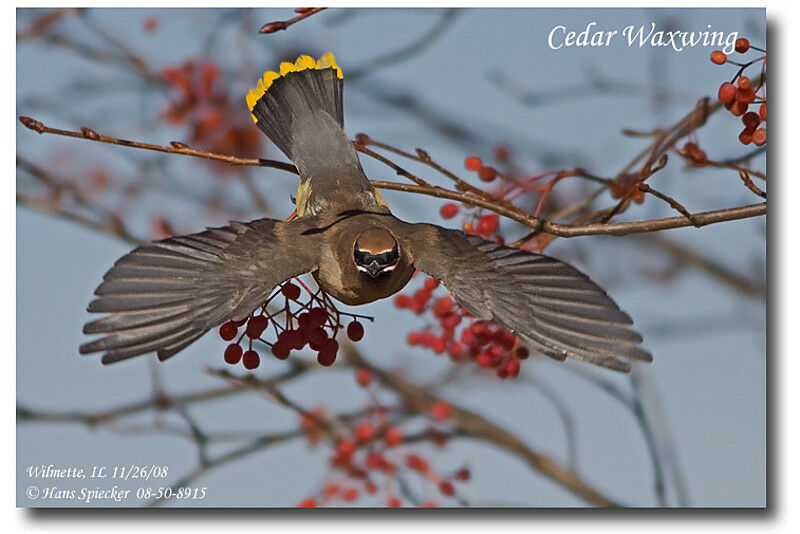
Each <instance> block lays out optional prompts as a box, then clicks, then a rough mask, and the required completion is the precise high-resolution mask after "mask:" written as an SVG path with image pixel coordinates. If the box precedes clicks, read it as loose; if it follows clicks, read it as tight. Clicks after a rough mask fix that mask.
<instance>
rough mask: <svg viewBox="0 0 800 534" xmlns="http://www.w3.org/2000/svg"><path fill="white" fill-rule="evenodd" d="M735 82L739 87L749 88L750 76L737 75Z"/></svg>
mask: <svg viewBox="0 0 800 534" xmlns="http://www.w3.org/2000/svg"><path fill="white" fill-rule="evenodd" d="M736 84H737V85H738V86H739V89H750V88H751V85H750V78H748V77H747V76H739V80H738V81H737V82H736Z"/></svg>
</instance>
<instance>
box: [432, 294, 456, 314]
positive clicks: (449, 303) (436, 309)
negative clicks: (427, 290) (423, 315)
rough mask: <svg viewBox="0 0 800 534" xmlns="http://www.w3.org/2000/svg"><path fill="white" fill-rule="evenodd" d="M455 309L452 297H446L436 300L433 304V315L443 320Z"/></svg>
mask: <svg viewBox="0 0 800 534" xmlns="http://www.w3.org/2000/svg"><path fill="white" fill-rule="evenodd" d="M452 309H453V299H452V298H451V297H450V295H445V296H443V297H441V298H439V299H437V300H436V302H435V303H434V304H433V315H434V317H437V318H439V319H441V318H442V317H444V316H446V315H447V314H449V313H450V310H452Z"/></svg>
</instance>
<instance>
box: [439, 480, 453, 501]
mask: <svg viewBox="0 0 800 534" xmlns="http://www.w3.org/2000/svg"><path fill="white" fill-rule="evenodd" d="M439 491H441V492H442V495H447V496H448V497H449V496H450V495H452V494H454V493H455V492H456V489H455V488H454V487H453V484H452V482H449V481H447V480H442V481H441V482H439Z"/></svg>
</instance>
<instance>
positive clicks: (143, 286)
mask: <svg viewBox="0 0 800 534" xmlns="http://www.w3.org/2000/svg"><path fill="white" fill-rule="evenodd" d="M342 79H343V75H342V72H341V69H339V67H338V66H337V65H336V62H335V60H334V59H333V56H332V55H330V54H328V55H326V56H323V57H322V58H321V59H320V60H318V61H315V60H314V59H312V58H310V57H308V56H301V57H300V58H298V60H297V61H296V62H295V63H283V64H282V65H281V68H280V72H279V73H276V72H267V73H265V74H264V76H263V78H262V79H261V80H259V82H258V85H257V86H256V87H255V88H254V89H253V90H251V91H250V93H249V94H248V95H247V103H248V107H249V108H250V110H251V112H252V115H253V119H254V120H255V121H256V125H257V126H258V127H259V128H260V129H261V130H262V131H264V132H265V133H266V134H267V135H268V136H269V138H270V139H272V141H273V142H274V143H275V144H276V145H277V146H278V148H280V149H281V150H282V151H283V152H284V153H285V154H286V155H287V156H288V157H289V158H290V159H291V160H292V161H293V162H294V164H295V166H296V167H297V169H298V172H299V174H300V184H299V186H298V190H297V196H296V206H297V215H298V217H297V218H296V219H294V220H292V221H288V222H283V221H276V220H272V219H261V220H258V221H252V222H250V223H231V224H230V225H229V226H227V227H222V228H212V229H208V230H206V231H205V232H201V233H199V234H192V235H188V236H180V237H174V238H170V239H167V240H164V241H159V242H156V243H153V244H151V245H147V246H143V247H139V248H137V249H136V250H134V251H133V252H131V253H130V254H128V255H126V256H124V257H123V258H121V259H120V260H119V261H117V263H116V264H115V265H114V267H113V268H112V269H111V270H110V271H109V272H108V273H106V275H105V277H104V281H103V283H102V284H101V285H100V286H99V287H98V288H97V290H96V291H95V295H97V297H98V298H97V299H96V300H94V301H93V302H92V303H91V304H90V305H89V311H91V312H99V313H106V314H108V315H107V316H105V317H103V318H101V319H98V320H95V321H93V322H91V323H89V324H87V325H86V326H85V327H84V332H85V333H90V334H103V337H101V338H100V339H97V340H95V341H92V342H89V343H87V344H84V345H82V346H81V352H82V353H91V352H105V355H104V356H103V361H104V362H106V363H109V362H114V361H119V360H122V359H127V358H130V357H133V356H137V355H140V354H145V353H148V352H155V353H157V355H158V357H159V358H160V359H166V358H169V357H170V356H172V355H174V354H176V353H177V352H179V351H180V350H182V349H183V348H185V347H186V346H188V345H189V344H191V343H192V342H193V341H194V340H195V339H197V338H198V337H200V336H201V335H203V334H204V333H205V332H206V331H208V330H209V329H211V328H214V327H216V326H217V325H219V324H221V323H223V322H225V321H228V320H234V321H237V320H242V319H244V318H246V317H248V316H249V315H250V314H251V313H252V312H253V310H255V309H257V308H258V307H259V306H261V305H262V304H263V302H264V301H265V300H266V299H267V298H268V297H269V295H270V294H271V293H272V291H273V290H274V288H275V287H276V286H278V285H279V284H281V283H282V282H284V281H286V280H288V279H290V278H292V277H295V276H298V275H300V274H304V273H311V274H312V275H313V276H314V278H315V280H316V281H317V283H318V284H319V286H320V288H322V289H323V290H324V291H325V292H326V293H328V294H329V295H331V296H333V297H334V298H336V299H338V300H340V301H341V302H343V303H345V304H349V305H360V304H366V303H369V302H373V301H375V300H379V299H382V298H386V297H389V296H391V295H393V294H395V293H397V292H398V291H400V290H401V289H402V288H403V287H404V286H405V285H406V284H407V283H408V281H409V280H410V279H411V277H412V275H413V274H414V272H415V270H417V269H418V270H420V271H423V272H425V273H427V274H428V275H430V276H432V277H433V278H436V279H438V280H440V281H442V283H443V284H444V285H445V287H447V289H448V290H449V291H450V293H451V294H452V295H453V297H454V298H455V300H456V302H457V303H458V304H460V305H461V306H462V307H463V308H464V309H466V310H467V311H468V312H469V313H470V314H472V315H473V316H475V317H477V318H481V319H487V320H493V321H495V322H497V323H499V324H500V325H502V326H504V327H505V328H508V329H509V330H511V331H513V332H514V333H515V334H517V336H518V337H519V338H520V340H522V342H523V343H525V344H526V345H527V346H528V347H530V348H531V349H535V350H539V351H540V352H542V353H543V354H546V355H547V356H550V357H552V358H555V359H558V360H563V359H565V358H567V357H573V358H578V359H582V360H585V361H589V362H592V363H594V364H597V365H601V366H604V367H609V368H612V369H617V370H621V371H628V370H629V369H630V364H629V363H628V361H627V360H641V361H649V360H650V359H651V357H650V355H649V354H648V353H647V352H646V351H644V350H642V349H641V348H640V347H639V344H640V342H641V341H642V338H641V336H639V334H637V333H636V332H634V331H633V330H631V329H629V328H628V326H629V325H630V324H631V320H630V318H629V317H628V316H627V315H626V314H625V313H624V312H622V311H621V310H620V309H619V307H618V306H617V305H616V304H615V303H614V302H613V301H612V300H611V299H610V298H609V297H608V295H606V293H605V292H604V291H603V290H602V289H601V288H599V287H598V286H597V285H596V284H594V283H593V282H592V281H591V280H589V279H588V278H587V277H586V276H584V275H583V274H581V273H580V272H578V271H577V270H575V269H574V268H572V267H571V266H569V265H567V264H565V263H563V262H560V261H558V260H555V259H553V258H549V257H547V256H543V255H538V254H532V253H529V252H525V251H521V250H518V249H514V248H508V247H503V246H500V245H498V244H497V243H494V242H492V241H487V240H485V239H482V238H480V237H477V236H471V235H467V234H464V233H462V232H459V231H456V230H448V229H445V228H441V227H438V226H435V225H430V224H412V223H407V222H404V221H402V220H400V219H398V218H396V217H395V216H394V215H393V214H392V213H391V210H390V209H389V207H388V205H387V203H386V201H385V200H384V199H383V197H382V196H381V195H380V193H378V191H377V190H376V189H375V188H374V187H373V186H372V184H371V183H370V181H369V180H368V178H367V177H366V175H365V174H364V171H363V169H362V168H361V164H360V162H359V160H358V156H357V154H356V151H355V149H354V147H353V144H352V143H351V141H350V139H349V138H348V137H347V135H346V133H345V131H344V115H343V109H342V91H343V81H342Z"/></svg>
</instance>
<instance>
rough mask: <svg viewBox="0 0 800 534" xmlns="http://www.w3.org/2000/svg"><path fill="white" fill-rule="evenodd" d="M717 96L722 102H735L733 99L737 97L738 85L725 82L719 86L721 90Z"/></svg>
mask: <svg viewBox="0 0 800 534" xmlns="http://www.w3.org/2000/svg"><path fill="white" fill-rule="evenodd" d="M717 96H718V97H719V99H720V100H721V101H722V102H725V103H726V104H729V103H730V102H733V99H734V98H735V97H736V86H735V85H733V84H732V83H730V82H725V83H723V84H722V85H720V86H719V92H718V93H717Z"/></svg>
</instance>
